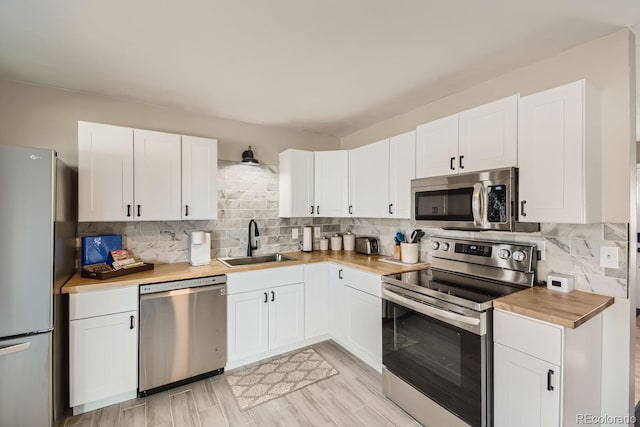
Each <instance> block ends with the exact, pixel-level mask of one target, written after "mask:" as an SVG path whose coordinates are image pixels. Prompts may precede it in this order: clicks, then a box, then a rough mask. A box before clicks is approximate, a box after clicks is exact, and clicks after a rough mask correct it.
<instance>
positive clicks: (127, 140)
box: [78, 122, 134, 221]
mask: <svg viewBox="0 0 640 427" xmlns="http://www.w3.org/2000/svg"><path fill="white" fill-rule="evenodd" d="M133 219H134V217H133V129H131V128H124V127H120V126H111V125H103V124H99V123H88V122H78V221H132V220H133Z"/></svg>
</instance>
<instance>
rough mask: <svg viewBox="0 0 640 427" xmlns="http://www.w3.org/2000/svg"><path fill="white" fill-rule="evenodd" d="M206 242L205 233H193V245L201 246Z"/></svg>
mask: <svg viewBox="0 0 640 427" xmlns="http://www.w3.org/2000/svg"><path fill="white" fill-rule="evenodd" d="M204 241H205V236H204V231H192V232H191V244H192V245H201V244H203V243H204Z"/></svg>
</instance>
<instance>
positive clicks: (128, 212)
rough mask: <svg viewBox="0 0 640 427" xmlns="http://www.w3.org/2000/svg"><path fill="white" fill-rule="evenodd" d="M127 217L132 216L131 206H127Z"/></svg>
mask: <svg viewBox="0 0 640 427" xmlns="http://www.w3.org/2000/svg"><path fill="white" fill-rule="evenodd" d="M127 216H131V205H127Z"/></svg>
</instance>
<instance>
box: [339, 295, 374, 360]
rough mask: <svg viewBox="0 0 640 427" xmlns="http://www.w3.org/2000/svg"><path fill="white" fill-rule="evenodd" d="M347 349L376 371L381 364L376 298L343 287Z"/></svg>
mask: <svg viewBox="0 0 640 427" xmlns="http://www.w3.org/2000/svg"><path fill="white" fill-rule="evenodd" d="M344 289H345V301H346V322H347V327H346V331H347V349H348V350H349V351H351V352H352V353H353V354H355V355H356V356H358V357H359V358H360V359H362V360H364V361H365V362H367V363H368V364H369V365H370V366H372V367H373V368H375V369H376V370H378V371H379V370H380V369H381V368H380V367H381V364H382V320H381V319H382V308H381V300H380V298H378V297H375V296H373V295H370V294H368V293H365V292H362V291H359V290H357V289H354V288H352V287H350V286H348V285H347V286H345V288H344Z"/></svg>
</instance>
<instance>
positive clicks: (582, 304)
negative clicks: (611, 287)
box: [493, 286, 614, 329]
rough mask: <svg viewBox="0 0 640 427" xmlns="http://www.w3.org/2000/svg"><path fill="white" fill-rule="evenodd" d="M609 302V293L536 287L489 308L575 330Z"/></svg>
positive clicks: (610, 300) (612, 300) (498, 300)
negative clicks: (560, 290) (605, 294)
mask: <svg viewBox="0 0 640 427" xmlns="http://www.w3.org/2000/svg"><path fill="white" fill-rule="evenodd" d="M613 302H614V298H613V297H609V296H604V295H598V294H591V293H588V292H581V291H572V292H568V293H564V292H558V291H552V290H549V289H547V288H546V287H542V286H536V287H533V288H531V289H526V290H524V291H520V292H516V293H514V294H511V295H507V296H505V297H502V298H499V299H497V300H495V301H494V302H493V307H494V308H499V309H501V310H505V311H510V312H512V313H517V314H522V315H523V316H527V317H531V318H533V319H538V320H543V321H545V322H549V323H553V324H556V325H559V326H564V327H565V328H571V329H575V328H577V327H578V326H580V325H582V324H583V323H585V322H586V321H587V320H589V319H591V318H592V317H595V316H596V315H598V314H599V313H601V312H602V311H603V310H604V309H605V308H607V307H609V306H610V305H612V304H613Z"/></svg>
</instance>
